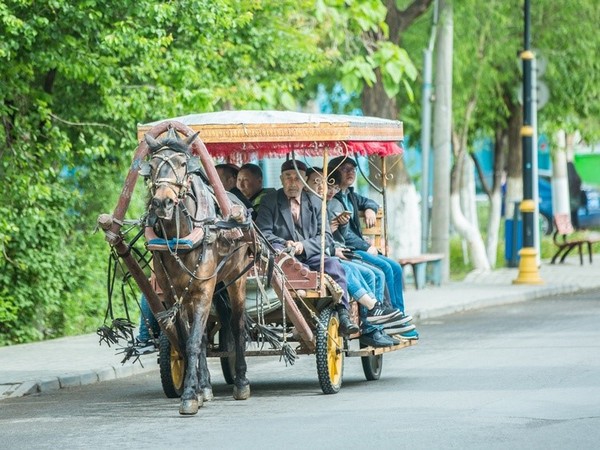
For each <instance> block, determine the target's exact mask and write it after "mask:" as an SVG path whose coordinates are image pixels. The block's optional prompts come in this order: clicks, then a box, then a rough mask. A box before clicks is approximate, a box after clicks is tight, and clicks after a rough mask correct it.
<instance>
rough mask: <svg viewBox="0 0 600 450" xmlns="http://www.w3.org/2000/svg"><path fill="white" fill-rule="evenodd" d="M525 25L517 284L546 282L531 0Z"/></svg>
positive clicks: (528, 3) (526, 3)
mask: <svg viewBox="0 0 600 450" xmlns="http://www.w3.org/2000/svg"><path fill="white" fill-rule="evenodd" d="M524 13H525V14H524V15H525V27H524V32H523V45H524V48H523V51H522V52H521V55H520V56H521V59H522V60H523V126H522V127H521V138H522V142H523V201H522V202H521V206H520V210H521V214H522V217H523V248H522V249H521V250H520V251H519V256H520V257H521V259H520V261H519V275H518V276H517V278H516V279H515V280H513V283H514V284H543V282H544V281H543V280H542V279H541V278H540V275H539V273H538V266H537V251H536V249H535V240H534V232H533V227H534V223H533V218H534V212H535V210H536V209H537V208H538V205H536V204H535V202H534V200H533V136H534V134H535V133H534V129H533V126H532V108H533V107H535V106H534V105H533V104H532V101H531V100H532V98H531V75H532V71H531V61H532V60H533V58H534V54H533V52H532V51H531V33H530V28H531V17H530V0H525V6H524Z"/></svg>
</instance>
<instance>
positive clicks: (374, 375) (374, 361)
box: [360, 344, 383, 381]
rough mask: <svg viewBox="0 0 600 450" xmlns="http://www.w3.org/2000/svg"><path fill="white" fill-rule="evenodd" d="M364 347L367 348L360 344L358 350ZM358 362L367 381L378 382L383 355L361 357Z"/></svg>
mask: <svg viewBox="0 0 600 450" xmlns="http://www.w3.org/2000/svg"><path fill="white" fill-rule="evenodd" d="M364 347H367V345H363V344H360V348H364ZM360 362H362V366H363V372H364V373H365V378H366V379H367V380H369V381H375V380H379V377H380V376H381V371H382V369H383V355H369V356H361V357H360Z"/></svg>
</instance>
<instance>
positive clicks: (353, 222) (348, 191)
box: [328, 156, 419, 339]
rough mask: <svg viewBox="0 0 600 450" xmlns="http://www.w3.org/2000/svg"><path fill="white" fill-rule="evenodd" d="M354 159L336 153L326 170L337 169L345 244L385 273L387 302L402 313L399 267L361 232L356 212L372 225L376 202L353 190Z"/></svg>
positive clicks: (408, 335)
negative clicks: (345, 215) (347, 217)
mask: <svg viewBox="0 0 600 450" xmlns="http://www.w3.org/2000/svg"><path fill="white" fill-rule="evenodd" d="M356 167H357V164H356V161H355V160H354V159H352V158H349V157H347V156H338V157H336V158H333V159H331V161H329V164H328V169H329V170H328V172H329V173H331V174H333V172H334V171H339V172H340V174H341V180H340V185H339V188H340V190H339V192H338V193H337V194H336V195H335V198H336V199H338V200H339V201H340V202H341V203H342V205H344V208H345V209H346V210H347V211H349V212H350V220H349V222H348V227H347V228H346V230H345V234H344V238H345V241H346V245H347V246H348V247H349V248H351V249H352V250H353V251H354V252H356V254H358V255H359V256H360V257H361V258H362V259H363V260H364V261H365V262H367V263H369V264H372V265H374V266H376V267H378V268H380V269H381V270H382V271H383V273H384V274H385V281H386V285H387V288H388V291H389V295H390V301H391V304H392V306H393V307H394V308H397V309H399V310H400V311H402V312H403V313H404V292H403V288H404V287H403V281H402V266H400V264H399V263H398V262H396V261H394V260H393V259H391V258H388V257H386V256H384V255H381V254H380V253H379V250H378V249H377V247H375V246H374V245H372V244H370V243H369V242H367V241H366V240H365V239H364V238H363V235H362V231H361V225H360V218H359V215H358V213H359V212H360V211H363V212H364V214H365V224H366V226H367V227H372V226H374V225H375V219H376V216H377V210H378V209H379V205H378V204H377V202H375V201H373V200H371V199H370V198H367V197H363V196H362V195H359V194H357V193H356V192H354V188H353V187H352V185H353V184H354V181H355V180H356ZM402 336H403V337H404V338H407V339H409V338H412V339H416V338H418V336H419V334H418V332H417V331H416V330H412V331H409V332H407V333H403V335H402Z"/></svg>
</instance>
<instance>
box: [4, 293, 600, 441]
mask: <svg viewBox="0 0 600 450" xmlns="http://www.w3.org/2000/svg"><path fill="white" fill-rule="evenodd" d="M599 323H600V291H594V292H588V293H585V294H579V295H577V296H571V297H570V298H559V297H550V298H546V299H539V300H532V301H530V302H525V303H518V304H512V305H507V306H504V307H496V308H488V309H485V310H481V311H475V312H469V313H464V314H458V315H452V316H447V317H444V318H438V319H435V320H433V319H432V320H430V321H429V322H425V323H423V324H422V325H421V326H420V331H421V333H422V336H423V339H422V341H421V342H420V344H419V345H417V346H416V347H413V348H409V349H406V350H403V351H401V352H397V353H394V354H390V355H386V357H385V359H384V373H383V376H382V379H381V380H379V381H376V382H366V381H364V377H363V374H362V369H361V365H360V361H359V360H358V359H356V358H352V359H348V360H347V361H346V370H345V381H344V387H343V389H342V391H341V392H340V393H339V394H337V395H333V396H326V395H322V394H321V393H320V389H319V386H318V382H317V381H316V372H315V364H314V361H313V360H312V358H311V357H302V359H301V360H300V361H299V362H298V363H297V364H296V366H294V367H288V368H286V367H284V366H283V363H280V362H278V361H277V360H270V359H260V360H259V359H257V358H255V359H252V360H250V373H249V376H250V379H251V382H252V389H253V397H252V398H251V399H250V400H249V401H246V402H236V401H234V400H233V399H231V396H230V388H229V387H228V386H226V385H224V384H223V382H222V381H221V376H220V370H219V369H218V367H217V366H216V365H214V364H213V365H212V369H213V370H212V373H213V379H214V383H215V391H216V392H215V393H216V395H217V399H216V400H215V401H214V402H212V403H209V404H206V406H205V407H204V408H203V409H201V410H200V413H199V414H198V415H197V416H195V417H185V418H182V417H180V416H179V415H178V413H177V401H176V400H169V399H166V398H165V397H164V396H163V395H162V391H161V387H160V383H159V381H158V374H157V373H156V372H154V373H150V374H144V375H140V376H136V377H131V378H126V379H121V380H115V381H109V382H105V383H99V384H93V385H89V386H83V387H77V388H70V389H64V390H61V391H56V392H52V393H47V394H43V395H36V396H29V397H23V398H16V399H9V400H5V401H3V402H2V403H1V404H0V447H1V448H4V449H13V448H53V449H54V448H61V449H71V448H100V447H103V448H117V447H120V448H136V449H137V448H161V449H162V448H167V447H172V448H177V447H181V446H183V445H185V446H186V447H189V448H206V449H208V448H210V449H220V448H231V449H271V448H272V449H300V448H318V449H321V448H328V449H337V448H344V449H371V448H382V449H400V448H411V449H437V448H460V449H464V448H471V449H481V448H486V449H488V448H492V449H493V448H502V449H504V448H523V449H525V448H526V449H537V448H539V449H554V448H556V449H558V448H560V449H571V448H572V449H588V448H589V449H592V448H598V442H600V326H599V325H598V324H599Z"/></svg>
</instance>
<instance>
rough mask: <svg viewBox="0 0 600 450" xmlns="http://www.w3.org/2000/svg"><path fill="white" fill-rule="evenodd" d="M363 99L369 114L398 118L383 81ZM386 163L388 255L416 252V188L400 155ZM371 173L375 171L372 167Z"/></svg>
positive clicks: (418, 231) (418, 233) (367, 90)
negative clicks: (387, 177)
mask: <svg viewBox="0 0 600 450" xmlns="http://www.w3.org/2000/svg"><path fill="white" fill-rule="evenodd" d="M378 79H379V74H378ZM361 100H362V109H363V112H364V114H365V115H367V116H376V117H384V118H389V119H397V118H398V115H399V113H398V105H397V102H396V99H395V98H393V99H390V98H388V96H387V94H386V93H385V91H384V89H383V83H381V82H378V83H376V84H374V85H373V87H368V88H365V90H364V91H363V95H362V98H361ZM375 166H376V167H377V168H376V169H374V171H375V172H377V170H381V165H380V164H379V163H376V164H375ZM387 167H389V168H391V170H389V173H390V174H391V175H392V177H391V178H390V179H388V181H387V186H386V190H387V195H386V202H387V211H386V215H387V225H388V233H389V236H387V239H388V252H389V255H388V256H390V257H392V258H397V257H402V256H412V255H417V254H419V253H420V249H421V247H420V243H421V220H420V211H419V198H418V196H417V191H416V188H415V186H414V184H413V182H412V180H411V178H410V175H409V174H408V171H407V170H406V166H405V164H404V161H403V160H402V157H401V156H392V157H388V158H387ZM371 173H372V175H373V171H371ZM375 175H377V173H376V174H375ZM371 181H373V183H374V184H376V185H380V184H381V180H380V178H379V177H377V176H371Z"/></svg>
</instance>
